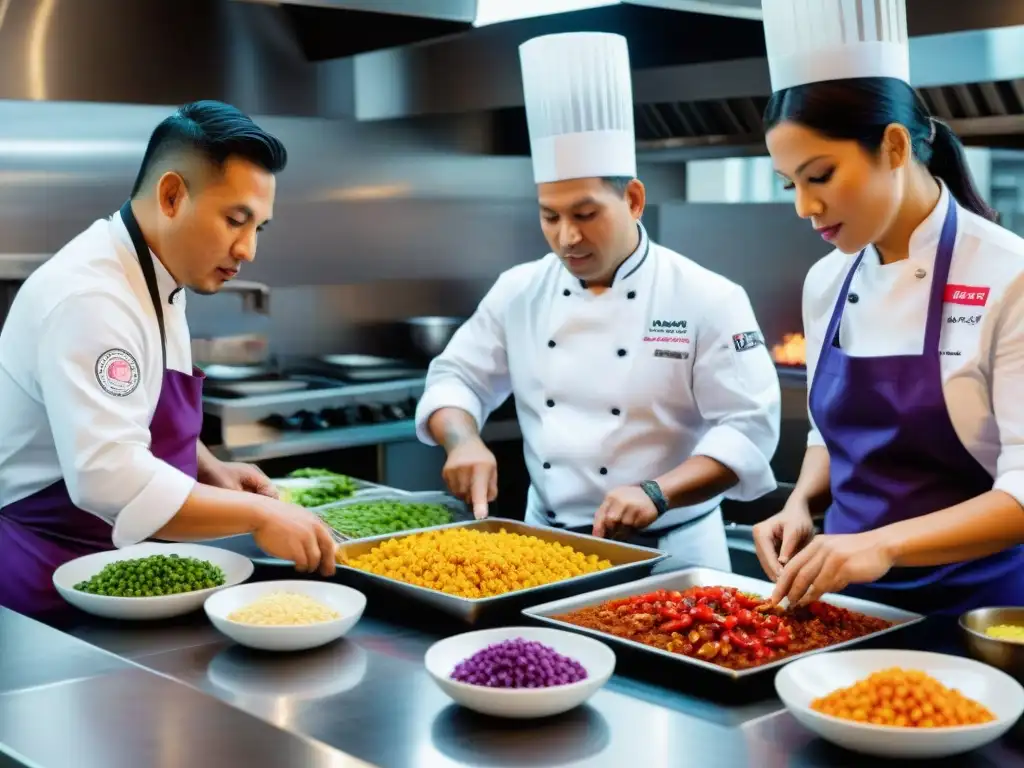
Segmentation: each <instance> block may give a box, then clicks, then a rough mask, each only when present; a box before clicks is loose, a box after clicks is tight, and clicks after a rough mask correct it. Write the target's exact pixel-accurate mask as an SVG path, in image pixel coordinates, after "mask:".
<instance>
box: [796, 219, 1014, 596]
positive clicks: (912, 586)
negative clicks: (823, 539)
mask: <svg viewBox="0 0 1024 768" xmlns="http://www.w3.org/2000/svg"><path fill="white" fill-rule="evenodd" d="M956 231H957V213H956V204H955V203H954V202H953V201H952V200H950V201H949V208H948V210H947V212H946V218H945V222H944V224H943V227H942V236H941V238H940V240H939V247H938V252H937V254H936V257H935V266H934V268H933V272H932V284H931V298H930V300H929V304H928V319H927V325H926V330H925V340H924V348H923V351H922V354H920V355H898V356H894V357H851V356H849V355H847V354H846V353H845V352H843V350H842V348H841V347H840V346H839V324H840V322H841V321H842V318H843V307H845V306H846V302H847V294H848V292H849V289H850V283H851V281H852V280H853V275H854V273H855V272H856V271H857V267H858V266H859V265H860V262H861V260H862V259H863V258H864V252H863V251H861V253H860V255H859V256H858V257H857V259H856V261H855V262H854V264H853V266H852V267H851V268H850V271H849V273H848V274H847V275H846V281H845V282H844V283H843V288H842V290H841V291H840V293H839V297H838V299H837V300H836V305H835V308H834V309H833V311H832V320H831V322H830V323H829V326H828V331H827V333H826V334H825V341H824V344H823V345H822V348H821V356H820V358H819V359H818V366H817V369H816V371H815V375H814V382H813V384H812V386H811V392H810V410H811V414H812V415H813V417H814V421H815V424H816V425H817V427H818V431H819V432H820V433H821V436H822V438H823V439H824V441H825V445H826V447H827V448H828V453H829V460H830V463H831V490H832V506H831V507H829V509H828V512H826V514H825V533H828V534H843V533H860V532H863V531H869V530H874V529H876V528H881V527H883V526H885V525H889V524H890V523H895V522H897V521H900V520H908V519H911V518H915V517H920V516H922V515H927V514H929V513H931V512H937V511H939V510H941V509H945V508H947V507H951V506H954V505H956V504H960V503H961V502H964V501H967V500H968V499H971V498H974V497H975V496H979V495H981V494H983V493H985V492H987V491H991V490H992V485H993V479H992V475H991V474H989V472H988V471H987V470H986V469H985V468H984V467H982V466H981V465H980V464H979V463H978V462H977V461H976V460H975V459H974V457H973V456H971V454H970V453H969V452H968V451H967V449H966V448H964V446H963V444H962V443H961V442H960V438H959V437H958V436H957V434H956V431H955V430H954V428H953V424H952V422H951V421H950V419H949V412H948V410H947V408H946V399H945V395H944V393H943V385H942V372H941V368H940V365H939V333H940V330H941V328H942V307H943V302H944V291H945V286H946V279H947V277H948V276H949V265H950V262H951V261H952V258H953V247H954V245H955V243H956ZM846 594H850V595H854V596H857V597H865V598H867V599H870V600H876V601H878V602H881V603H885V604H887V605H894V606H897V607H901V608H904V609H906V610H912V611H917V612H920V613H925V614H959V613H961V612H962V611H964V610H969V609H971V608H975V607H980V606H991V605H1024V548H1022V547H1019V546H1017V547H1012V548H1010V549H1006V550H1004V551H1002V552H999V553H997V554H994V555H991V556H989V557H983V558H979V559H977V560H968V561H965V562H960V563H953V564H950V565H944V566H939V567H927V568H893V569H892V570H891V571H890V572H889V573H888V574H886V575H885V576H884V577H883V578H882V579H880V580H878V581H876V582H874V583H873V584H870V585H854V586H851V587H850V588H848V589H847V590H846Z"/></svg>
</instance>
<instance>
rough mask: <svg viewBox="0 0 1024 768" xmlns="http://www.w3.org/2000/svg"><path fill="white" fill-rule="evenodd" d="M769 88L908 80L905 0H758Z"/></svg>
mask: <svg viewBox="0 0 1024 768" xmlns="http://www.w3.org/2000/svg"><path fill="white" fill-rule="evenodd" d="M761 10H762V11H763V16H764V36H765V42H766V43H767V48H768V68H769V70H770V71H771V78H772V90H773V91H782V90H785V89H786V88H792V87H793V86H797V85H805V84H807V83H819V82H824V81H826V80H849V79H852V78H857V77H892V78H897V79H899V80H903V81H904V82H906V83H908V84H909V82H910V48H909V45H908V42H907V7H906V0H761Z"/></svg>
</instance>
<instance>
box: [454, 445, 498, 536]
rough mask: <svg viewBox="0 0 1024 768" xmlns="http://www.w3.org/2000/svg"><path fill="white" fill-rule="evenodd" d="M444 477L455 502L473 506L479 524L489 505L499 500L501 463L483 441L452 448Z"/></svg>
mask: <svg viewBox="0 0 1024 768" xmlns="http://www.w3.org/2000/svg"><path fill="white" fill-rule="evenodd" d="M441 476H442V477H443V478H444V481H445V483H446V484H447V486H448V488H449V490H451V492H452V494H453V495H454V496H455V497H456V498H459V499H462V500H463V501H465V502H466V503H467V504H470V505H472V507H473V516H474V517H476V519H477V520H481V519H483V518H485V517H487V505H488V504H489V503H490V502H492V501H494V500H495V499H496V498H497V497H498V462H497V460H496V459H495V458H494V454H493V453H491V451H490V450H489V449H488V448H487V446H486V445H484V441H483V440H481V439H479V438H474V439H472V440H466V441H464V442H462V443H459V444H458V445H456V446H455V447H454V448H452V450H451V453H449V454H448V461H446V462H445V464H444V469H442V470H441Z"/></svg>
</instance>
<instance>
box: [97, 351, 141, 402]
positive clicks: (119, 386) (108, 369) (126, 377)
mask: <svg viewBox="0 0 1024 768" xmlns="http://www.w3.org/2000/svg"><path fill="white" fill-rule="evenodd" d="M96 380H97V381H98V382H99V383H100V388H101V389H102V390H103V391H104V392H106V393H107V394H108V395H113V396H114V397H127V396H128V395H130V394H131V393H132V392H134V391H135V390H136V389H138V387H139V380H140V376H139V364H138V363H137V362H136V360H135V358H134V357H132V354H131V353H130V352H127V351H125V350H123V349H108V350H107V351H106V352H104V353H103V354H102V355H100V356H99V358H98V359H97V360H96Z"/></svg>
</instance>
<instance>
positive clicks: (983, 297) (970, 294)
mask: <svg viewBox="0 0 1024 768" xmlns="http://www.w3.org/2000/svg"><path fill="white" fill-rule="evenodd" d="M988 292H989V289H988V288H980V287H978V286H976V285H947V286H946V296H945V302H946V303H947V304H965V305H967V306H969V307H984V306H985V304H986V303H987V302H988Z"/></svg>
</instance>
